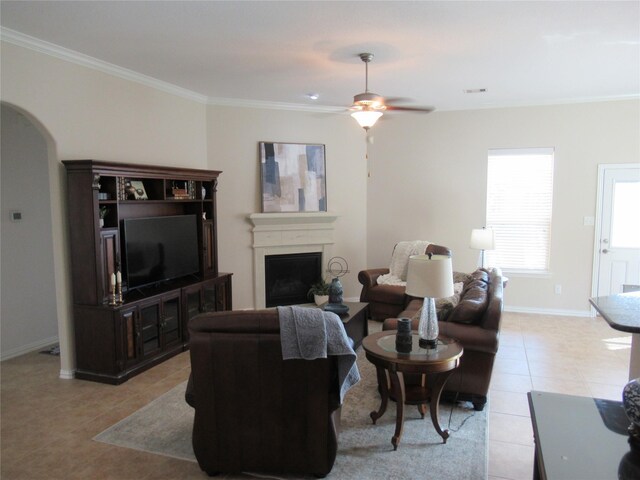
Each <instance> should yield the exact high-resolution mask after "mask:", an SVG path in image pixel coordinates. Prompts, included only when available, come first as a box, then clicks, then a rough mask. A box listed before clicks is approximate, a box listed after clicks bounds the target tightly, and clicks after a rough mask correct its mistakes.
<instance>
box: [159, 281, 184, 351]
mask: <svg viewBox="0 0 640 480" xmlns="http://www.w3.org/2000/svg"><path fill="white" fill-rule="evenodd" d="M180 305H181V303H180V292H179V291H176V292H174V293H172V294H169V295H164V296H163V297H162V311H161V316H162V318H161V323H160V326H161V327H162V328H161V330H160V332H161V335H162V338H161V345H162V348H163V349H164V348H168V347H172V346H174V345H179V344H180V343H181V342H182V325H181V317H182V315H181V312H180Z"/></svg>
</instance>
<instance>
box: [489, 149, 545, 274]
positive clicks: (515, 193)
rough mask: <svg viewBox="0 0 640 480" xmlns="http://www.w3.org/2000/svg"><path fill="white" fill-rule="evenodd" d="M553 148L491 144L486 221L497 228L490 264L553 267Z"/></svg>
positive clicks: (513, 267) (532, 268)
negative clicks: (493, 145)
mask: <svg viewBox="0 0 640 480" xmlns="http://www.w3.org/2000/svg"><path fill="white" fill-rule="evenodd" d="M553 157H554V151H553V149H552V148H527V149H495V150H489V156H488V172H487V220H486V226H487V227H488V228H492V229H493V231H494V234H495V249H494V250H488V251H487V252H486V258H487V264H488V265H492V266H498V267H501V268H503V269H505V270H516V271H531V272H544V271H548V270H549V252H550V247H551V212H552V203H553V163H554V158H553Z"/></svg>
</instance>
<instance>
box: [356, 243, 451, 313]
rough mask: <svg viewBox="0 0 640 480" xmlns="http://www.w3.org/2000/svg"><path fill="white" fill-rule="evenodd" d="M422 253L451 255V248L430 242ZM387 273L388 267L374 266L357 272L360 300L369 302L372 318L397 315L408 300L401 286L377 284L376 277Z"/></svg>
mask: <svg viewBox="0 0 640 480" xmlns="http://www.w3.org/2000/svg"><path fill="white" fill-rule="evenodd" d="M394 249H395V247H394ZM424 253H433V254H435V255H451V250H449V249H448V248H447V247H443V246H441V245H435V244H433V243H432V244H429V245H428V246H427V248H426V250H425V252H424ZM387 273H389V269H388V268H374V269H369V270H362V271H360V273H358V281H359V282H360V283H361V284H362V292H361V293H360V301H361V302H367V303H368V304H369V316H370V318H372V319H373V320H380V321H382V320H384V319H385V318H390V317H397V316H398V314H399V313H400V312H401V311H402V310H404V309H405V307H406V306H407V303H408V301H409V300H410V297H408V296H407V295H405V293H404V290H405V287H403V286H399V285H378V277H380V276H381V275H385V274H387Z"/></svg>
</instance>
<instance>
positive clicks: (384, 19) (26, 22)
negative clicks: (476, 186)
mask: <svg viewBox="0 0 640 480" xmlns="http://www.w3.org/2000/svg"><path fill="white" fill-rule="evenodd" d="M0 20H1V24H2V27H3V34H5V36H4V37H3V38H5V39H6V38H7V35H12V36H14V37H15V36H16V35H23V34H24V35H28V36H30V37H35V38H36V39H39V40H42V41H46V42H50V43H52V44H54V46H60V47H64V48H66V49H70V50H73V51H75V52H79V53H81V54H84V55H88V56H90V57H93V58H95V59H98V60H101V61H103V62H108V63H110V64H113V65H116V66H118V67H122V68H125V69H129V70H131V71H133V72H137V73H139V74H143V75H145V76H149V77H152V78H154V79H157V80H161V81H163V82H167V83H169V84H172V85H175V86H178V87H181V88H183V89H186V90H188V91H191V92H194V93H196V94H198V95H200V96H203V97H207V99H208V101H209V102H211V103H227V104H234V102H237V103H243V102H244V103H245V104H252V103H254V104H256V105H259V104H261V103H263V104H267V103H271V104H297V105H306V106H318V107H322V106H324V107H330V106H340V107H346V106H348V105H350V104H351V102H352V100H353V95H355V94H357V93H360V92H362V91H364V64H363V63H362V62H361V60H360V59H359V58H358V53H361V52H372V53H373V54H374V55H375V57H374V59H373V62H372V63H371V64H370V68H369V87H370V90H372V91H374V92H376V93H378V94H381V95H384V96H389V97H406V98H408V99H410V101H411V102H410V104H412V105H422V106H433V107H435V108H436V109H437V110H458V109H475V108H486V107H494V106H515V105H536V104H553V103H565V102H577V101H593V100H606V99H622V98H640V2H638V1H602V2H598V1H590V2H584V1H578V2H570V1H548V2H528V1H504V2H490V1H472V2H461V1H457V2H456V1H412V2H402V1H381V2H369V1H345V2H327V1H311V2H304V1H296V2H273V1H266V2H264V1H258V2H254V1H227V2H218V1H216V2H214V1H198V2H196V1H159V2H156V1H144V2H143V1H44V2H42V1H7V0H2V2H1V3H0ZM7 29H9V30H7ZM16 32H18V33H16ZM24 38H28V37H24ZM55 48H57V47H55ZM480 88H485V89H486V92H485V93H465V92H464V91H465V90H467V89H480ZM309 93H316V94H318V95H319V98H318V99H317V100H315V101H314V100H311V99H309V98H308V97H307V96H306V95H307V94H309Z"/></svg>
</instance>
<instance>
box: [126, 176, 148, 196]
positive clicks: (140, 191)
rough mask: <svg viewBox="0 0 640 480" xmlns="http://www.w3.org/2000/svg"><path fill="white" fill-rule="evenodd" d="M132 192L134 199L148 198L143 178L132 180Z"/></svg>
mask: <svg viewBox="0 0 640 480" xmlns="http://www.w3.org/2000/svg"><path fill="white" fill-rule="evenodd" d="M130 183H131V189H130V192H131V193H132V194H133V199H134V200H148V199H149V197H147V191H146V190H145V189H144V183H142V181H141V180H131V182H130Z"/></svg>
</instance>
